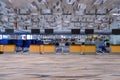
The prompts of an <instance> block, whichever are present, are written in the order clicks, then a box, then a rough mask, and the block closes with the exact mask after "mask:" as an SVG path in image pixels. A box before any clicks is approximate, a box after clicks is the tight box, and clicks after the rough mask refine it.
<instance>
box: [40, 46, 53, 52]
mask: <svg viewBox="0 0 120 80" xmlns="http://www.w3.org/2000/svg"><path fill="white" fill-rule="evenodd" d="M41 48H42V49H41V50H42V52H44V53H55V45H53V44H44V45H43V46H41Z"/></svg>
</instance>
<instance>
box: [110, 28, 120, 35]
mask: <svg viewBox="0 0 120 80" xmlns="http://www.w3.org/2000/svg"><path fill="white" fill-rule="evenodd" d="M112 34H114V35H120V29H112Z"/></svg>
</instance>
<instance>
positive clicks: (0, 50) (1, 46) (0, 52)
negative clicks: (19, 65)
mask: <svg viewBox="0 0 120 80" xmlns="http://www.w3.org/2000/svg"><path fill="white" fill-rule="evenodd" d="M2 53H3V45H0V54H2Z"/></svg>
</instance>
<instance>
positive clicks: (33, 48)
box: [29, 45, 40, 53]
mask: <svg viewBox="0 0 120 80" xmlns="http://www.w3.org/2000/svg"><path fill="white" fill-rule="evenodd" d="M29 50H30V52H36V53H39V52H40V45H30V49H29Z"/></svg>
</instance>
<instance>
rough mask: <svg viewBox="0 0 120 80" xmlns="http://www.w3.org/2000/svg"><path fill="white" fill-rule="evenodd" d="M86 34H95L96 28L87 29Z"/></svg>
mask: <svg viewBox="0 0 120 80" xmlns="http://www.w3.org/2000/svg"><path fill="white" fill-rule="evenodd" d="M85 34H94V29H85Z"/></svg>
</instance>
